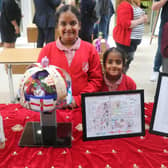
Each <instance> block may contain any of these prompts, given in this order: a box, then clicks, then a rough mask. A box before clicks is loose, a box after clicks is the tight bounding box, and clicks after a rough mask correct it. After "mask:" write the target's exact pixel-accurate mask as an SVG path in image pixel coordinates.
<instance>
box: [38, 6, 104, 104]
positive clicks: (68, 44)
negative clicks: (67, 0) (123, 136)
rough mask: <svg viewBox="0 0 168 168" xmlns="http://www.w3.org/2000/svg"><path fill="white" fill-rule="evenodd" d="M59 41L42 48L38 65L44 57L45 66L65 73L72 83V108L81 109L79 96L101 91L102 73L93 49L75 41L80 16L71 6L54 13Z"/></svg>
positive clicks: (85, 43)
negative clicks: (46, 60) (60, 69)
mask: <svg viewBox="0 0 168 168" xmlns="http://www.w3.org/2000/svg"><path fill="white" fill-rule="evenodd" d="M57 29H58V32H59V38H58V39H57V40H56V42H51V43H49V44H47V45H46V46H45V47H44V48H42V50H41V52H40V55H39V58H38V62H41V60H42V58H43V57H45V56H47V57H48V59H49V64H51V65H55V66H58V67H60V68H63V69H64V70H65V71H67V72H68V73H69V74H70V76H71V79H72V95H73V101H72V107H77V106H80V105H81V93H85V92H96V91H99V90H100V89H101V87H102V70H101V64H100V59H99V55H98V53H97V51H96V49H95V47H94V46H93V45H92V44H90V43H88V42H85V41H83V40H81V39H80V38H79V35H78V33H79V30H80V13H79V11H78V10H77V9H76V8H75V7H74V6H71V5H65V6H63V7H61V8H60V9H59V11H58V13H57Z"/></svg>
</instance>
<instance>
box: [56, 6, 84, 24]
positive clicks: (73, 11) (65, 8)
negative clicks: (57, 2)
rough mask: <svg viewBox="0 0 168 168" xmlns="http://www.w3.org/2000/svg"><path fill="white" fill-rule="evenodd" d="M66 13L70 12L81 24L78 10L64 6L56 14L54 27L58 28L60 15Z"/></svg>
mask: <svg viewBox="0 0 168 168" xmlns="http://www.w3.org/2000/svg"><path fill="white" fill-rule="evenodd" d="M67 11H71V12H72V13H73V14H74V15H75V16H76V18H77V19H78V21H79V23H81V15H80V12H79V10H78V9H77V8H76V7H75V6H73V5H64V6H62V7H61V8H60V9H59V10H58V11H57V12H56V27H57V26H58V21H59V17H60V15H61V14H62V13H64V12H67Z"/></svg>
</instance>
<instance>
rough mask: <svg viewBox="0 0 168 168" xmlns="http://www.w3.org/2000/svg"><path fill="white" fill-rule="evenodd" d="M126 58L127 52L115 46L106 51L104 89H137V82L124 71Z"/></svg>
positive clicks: (104, 57)
mask: <svg viewBox="0 0 168 168" xmlns="http://www.w3.org/2000/svg"><path fill="white" fill-rule="evenodd" d="M125 58H126V56H125V53H124V52H123V51H121V50H120V49H119V48H115V47H113V48H110V49H108V50H107V51H106V52H105V53H104V55H103V67H104V84H103V88H102V91H119V90H120V91H121V90H136V84H135V82H134V81H133V80H132V79H131V78H130V77H128V76H127V75H125V74H124V73H123V72H124V68H125Z"/></svg>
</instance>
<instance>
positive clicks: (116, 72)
mask: <svg viewBox="0 0 168 168" xmlns="http://www.w3.org/2000/svg"><path fill="white" fill-rule="evenodd" d="M123 67H124V65H123V60H122V57H121V55H120V53H119V52H110V53H109V54H108V56H107V59H106V61H105V67H104V68H105V72H106V77H107V79H109V80H110V81H111V82H115V81H117V80H118V79H119V78H120V77H121V74H122V73H123Z"/></svg>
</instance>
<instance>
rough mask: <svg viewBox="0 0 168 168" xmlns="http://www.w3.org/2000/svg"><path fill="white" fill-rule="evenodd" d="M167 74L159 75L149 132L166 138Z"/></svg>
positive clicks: (167, 123) (167, 134) (167, 125)
mask: <svg viewBox="0 0 168 168" xmlns="http://www.w3.org/2000/svg"><path fill="white" fill-rule="evenodd" d="M167 100H168V74H166V73H159V78H158V83H157V88H156V94H155V100H154V106H153V112H152V118H151V124H150V129H149V132H150V133H153V134H157V135H161V136H168V117H167V116H168V103H167Z"/></svg>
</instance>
